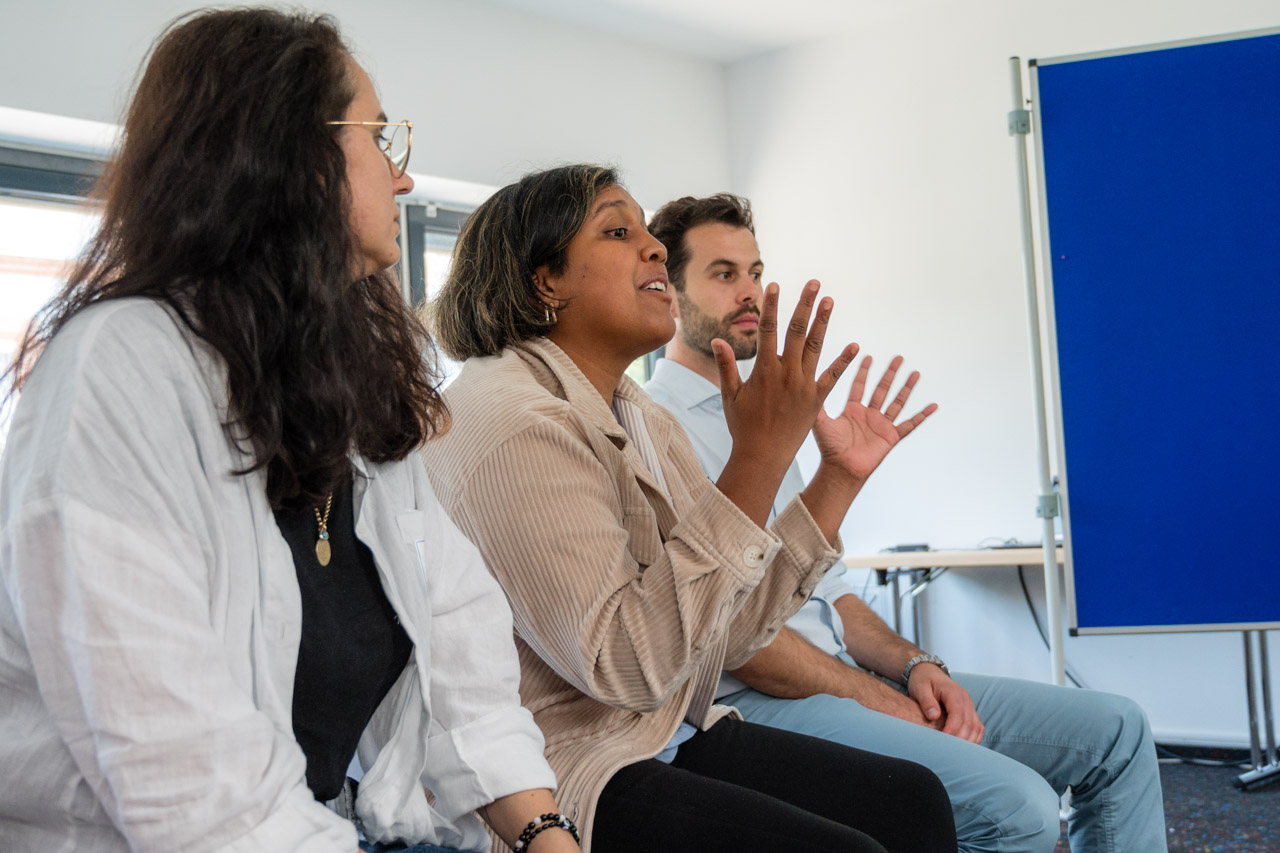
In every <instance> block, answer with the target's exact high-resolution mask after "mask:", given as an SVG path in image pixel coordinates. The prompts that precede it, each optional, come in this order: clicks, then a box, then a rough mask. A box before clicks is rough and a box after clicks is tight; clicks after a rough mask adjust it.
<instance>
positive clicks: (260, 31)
mask: <svg viewBox="0 0 1280 853" xmlns="http://www.w3.org/2000/svg"><path fill="white" fill-rule="evenodd" d="M348 57H349V53H348V50H347V48H346V46H345V45H344V44H343V41H342V37H341V36H340V34H339V33H338V30H337V27H336V25H335V23H334V22H333V20H332V19H330V18H328V17H327V16H312V15H303V14H288V13H282V12H279V11H273V10H269V9H231V10H217V11H201V12H196V13H192V14H190V15H186V16H183V17H181V18H179V19H177V20H176V21H175V22H174V23H172V24H171V25H170V26H169V28H168V29H167V30H166V32H165V33H164V34H162V35H161V37H160V38H159V39H158V40H157V42H156V45H155V47H154V49H153V51H152V54H151V58H150V61H149V62H148V63H147V64H146V68H145V71H144V72H143V74H142V77H141V79H140V81H139V82H138V84H137V90H136V92H135V95H134V98H133V102H132V105H131V107H130V109H129V112H128V116H127V119H126V122H125V126H124V141H123V144H122V147H121V149H120V151H119V154H118V156H116V158H115V159H114V160H113V162H111V163H110V164H109V165H108V167H107V169H106V171H105V173H104V174H103V176H102V178H101V179H100V180H99V182H98V184H97V186H96V187H95V190H94V195H95V196H96V197H98V198H100V199H101V200H102V201H103V203H104V209H103V217H102V224H101V226H100V229H99V231H98V233H97V235H96V236H95V237H94V239H93V240H92V242H91V243H90V245H89V246H88V248H87V249H86V250H85V252H84V254H83V256H82V257H81V258H80V260H79V262H78V264H77V265H76V267H75V269H74V271H73V272H72V274H71V276H70V279H69V280H68V282H67V285H66V287H65V289H64V290H63V291H62V292H61V293H60V294H59V295H58V296H57V297H56V298H55V299H54V300H53V301H52V302H50V303H49V304H48V305H47V306H45V308H44V309H43V310H42V312H41V313H40V314H39V315H37V317H36V319H35V321H33V325H32V333H31V334H30V335H28V336H27V338H26V340H25V341H24V342H23V344H22V346H21V348H20V349H19V351H18V353H17V356H16V357H15V359H14V361H13V363H12V364H11V365H10V367H9V369H8V371H7V376H6V378H8V379H11V380H12V386H11V388H10V391H9V393H10V394H12V392H13V391H14V390H18V389H20V388H21V386H22V384H23V383H24V382H25V381H26V379H27V377H28V376H29V375H30V372H31V369H32V368H33V367H34V365H35V362H36V360H37V359H38V358H39V354H40V352H41V351H42V350H43V348H44V346H45V344H47V343H48V341H49V340H50V339H51V338H52V337H53V336H54V335H56V334H57V333H58V330H59V329H61V328H62V327H63V326H64V325H65V324H66V323H67V321H68V320H70V319H71V318H72V317H74V316H75V315H77V314H78V313H80V312H81V311H83V310H84V309H85V308H87V307H89V306H91V305H94V304H95V303H98V302H103V301H106V300H109V299H119V298H122V297H127V296H145V297H150V298H152V299H155V300H157V301H160V302H162V303H164V304H166V305H168V306H170V308H171V309H172V310H173V311H174V312H175V313H176V314H177V316H179V317H180V318H181V320H182V321H183V322H184V323H185V324H186V325H187V326H188V327H190V329H191V331H192V332H193V333H194V334H195V335H197V336H198V337H200V338H202V339H203V340H205V341H206V342H208V344H210V345H211V346H212V347H213V348H214V349H215V350H217V352H218V353H219V354H220V355H221V356H222V359H223V360H224V361H225V362H226V369H227V384H228V393H229V403H230V411H229V420H228V422H227V423H226V424H225V425H224V427H225V429H226V430H227V432H228V436H229V440H232V441H235V442H237V443H239V444H240V445H241V446H242V447H245V446H246V445H245V443H246V442H247V448H248V449H251V451H252V453H253V455H254V459H255V462H254V464H253V465H252V466H251V467H250V468H248V469H247V470H246V471H240V472H237V473H241V474H243V473H248V472H249V471H254V470H258V469H260V468H265V469H266V473H267V494H268V497H269V499H270V501H271V505H272V506H273V507H275V508H281V507H300V506H305V505H308V504H310V505H316V504H320V503H323V501H324V499H325V496H326V495H328V494H329V492H330V491H331V490H332V489H333V488H334V487H335V485H337V484H338V483H340V482H341V481H342V480H343V479H344V478H345V477H346V476H347V475H348V474H349V473H350V462H349V457H348V454H349V453H350V452H352V451H353V450H354V451H356V452H358V453H360V454H361V455H362V456H364V457H366V458H368V459H370V460H372V461H374V462H388V461H393V460H397V459H402V458H404V457H405V456H406V455H407V454H408V453H410V452H412V451H413V450H414V448H416V447H417V446H418V445H419V444H421V443H422V442H423V441H425V440H426V439H428V438H429V437H431V436H432V435H434V434H436V433H438V432H440V431H442V430H443V429H445V428H447V425H448V412H447V410H446V409H445V406H444V402H443V400H442V398H441V397H440V395H439V393H438V392H437V389H436V378H435V376H434V371H433V367H432V365H433V364H434V348H433V346H432V343H431V340H430V338H429V336H428V335H427V332H426V329H425V328H424V327H423V326H422V325H421V323H420V322H419V321H418V320H417V319H416V317H415V315H414V314H413V312H412V311H411V310H410V309H409V307H408V306H407V305H406V304H405V302H404V300H403V298H402V297H401V294H400V288H399V285H398V283H397V281H396V279H395V277H394V275H393V274H391V273H390V272H389V271H388V272H383V273H379V274H377V275H374V276H370V277H368V278H365V279H362V280H359V281H352V275H353V274H352V273H351V272H350V271H351V270H356V269H359V262H358V261H357V260H356V257H355V255H356V250H355V248H354V241H353V238H352V235H351V233H350V230H349V226H348V218H347V217H348V208H349V204H350V201H349V199H350V188H349V187H348V185H347V178H346V163H345V159H344V157H343V153H342V150H341V148H340V147H339V142H338V140H337V138H336V132H337V130H338V128H335V127H329V126H326V125H325V121H326V120H336V119H341V118H343V117H344V114H345V112H346V109H347V107H348V105H349V104H350V102H351V100H352V98H353V97H354V94H355V91H354V84H353V82H352V80H351V79H350V75H349V72H348V66H347V63H348V62H349V61H350V60H349V58H348Z"/></svg>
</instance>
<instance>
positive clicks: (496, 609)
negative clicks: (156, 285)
mask: <svg viewBox="0 0 1280 853" xmlns="http://www.w3.org/2000/svg"><path fill="white" fill-rule="evenodd" d="M226 419H227V413H226V402H225V380H224V378H223V376H222V368H221V362H220V360H219V359H218V358H217V356H216V355H215V354H214V353H213V352H212V350H210V349H209V348H208V347H207V346H206V345H205V344H203V343H202V342H200V341H199V340H197V339H195V338H194V336H192V335H191V334H190V333H189V332H188V331H187V330H186V328H185V327H184V326H183V325H182V324H181V323H180V322H178V321H177V320H176V319H175V318H174V317H173V316H172V315H171V314H170V313H169V312H168V311H167V310H166V309H164V308H162V307H161V306H160V305H159V304H157V303H155V302H153V301H151V300H145V299H124V300H117V301H111V302H108V303H104V304H101V305H98V306H95V307H92V308H89V309H87V310H85V311H84V312H82V313H81V314H80V315H79V316H77V317H76V318H75V319H74V320H72V321H71V322H70V323H69V324H68V325H67V326H66V327H65V328H64V329H63V330H62V331H61V332H59V333H58V335H57V337H56V338H55V339H54V340H53V342H52V343H51V344H50V345H49V347H48V348H47V350H46V351H45V352H44V354H43V355H42V357H41V359H40V362H39V364H38V365H37V366H36V369H35V371H34V373H33V375H32V377H31V379H30V381H29V382H28V383H27V385H26V387H25V389H24V390H23V392H22V399H21V401H20V403H19V404H18V406H17V409H16V412H15V415H14V420H13V424H12V427H11V430H10V434H9V440H8V446H7V448H6V451H5V457H4V460H3V470H2V472H0V580H2V581H3V588H2V590H0V768H2V769H3V774H4V781H3V783H0V850H14V851H19V850H23V851H25V850H31V851H36V850H38V851H42V853H48V852H49V851H68V852H69V851H75V852H76V853H116V851H126V850H137V851H143V850H149V851H164V853H172V851H177V850H182V851H229V853H258V852H259V851H261V852H262V853H266V851H270V853H281V851H321V853H324V851H342V853H353V851H354V850H355V849H356V841H357V838H356V831H355V828H354V827H353V826H352V824H351V823H350V822H348V821H346V820H343V819H342V818H340V817H338V816H337V815H336V814H334V813H333V812H331V811H329V810H328V809H326V808H325V807H324V806H323V805H321V804H319V803H317V802H315V800H314V799H313V797H312V794H311V791H310V790H309V789H308V788H307V785H306V781H305V777H304V768H305V758H304V756H303V753H302V750H301V749H300V748H299V746H298V745H297V742H296V741H295V739H294V737H293V734H292V730H291V725H290V721H291V717H292V713H291V709H292V692H293V676H294V671H295V667H296V662H297V654H298V639H299V635H300V631H301V622H302V613H301V604H300V599H299V594H298V584H297V577H296V573H295V568H294V564H293V558H292V555H291V553H290V551H289V547H288V545H287V544H286V543H285V540H284V538H283V537H282V536H281V535H280V532H279V529H278V528H277V527H276V524H275V520H274V516H273V514H272V511H271V507H270V506H269V505H268V502H267V498H266V492H265V475H264V474H263V473H262V472H261V471H258V472H255V473H252V474H248V475H237V474H235V473H233V471H235V470H242V469H244V468H245V467H247V464H248V462H249V461H250V457H248V456H246V455H245V454H244V453H242V452H241V450H239V449H237V448H236V447H235V446H234V445H233V444H232V443H230V442H229V441H228V440H227V437H226V433H225V432H224V430H223V427H222V424H223V422H224V421H225V420H226ZM355 464H356V469H357V476H356V486H355V500H356V535H357V537H359V539H360V540H361V541H362V542H363V543H364V544H366V545H367V546H368V547H369V549H370V550H371V551H372V553H373V557H374V562H375V564H376V565H377V567H378V571H379V575H380V577H381V579H382V583H383V588H384V589H385V591H386V593H387V598H388V600H389V601H390V602H391V605H392V607H393V608H394V609H395V612H396V614H397V615H398V616H399V618H400V621H401V623H402V624H403V626H404V628H405V631H406V632H408V634H409V637H410V639H411V640H412V641H413V644H414V652H413V655H412V657H411V659H410V662H409V664H408V666H406V668H405V671H404V673H403V674H402V675H401V677H400V679H399V680H398V681H397V682H396V684H395V686H394V687H393V688H392V689H391V691H390V693H389V694H388V695H387V696H386V698H385V699H384V700H383V702H382V704H381V705H380V706H379V708H378V710H377V712H376V713H375V715H374V717H373V720H372V721H371V722H370V724H369V727H368V729H367V730H366V731H365V733H364V736H363V737H362V739H361V742H360V749H359V754H360V758H361V761H362V764H363V766H364V768H365V776H364V779H363V780H362V783H361V787H360V794H359V799H358V801H357V803H356V810H357V812H358V814H359V816H360V818H361V820H362V822H363V825H364V829H365V833H366V835H367V836H368V837H369V838H371V839H374V840H383V841H387V840H393V839H403V840H406V841H409V842H411V843H418V842H428V843H438V844H448V845H451V846H455V847H459V848H462V849H468V850H487V849H488V848H489V838H488V837H487V834H486V832H485V830H484V828H483V825H482V824H481V822H480V820H479V819H478V818H477V817H476V816H475V814H474V813H473V810H474V809H476V808H478V807H480V806H482V805H485V804H487V803H489V802H492V801H493V800H494V799H496V798H497V797H500V796H504V795H506V794H510V793H514V792H516V791H520V790H527V789H531V788H547V787H552V786H553V785H554V778H553V776H552V773H551V771H550V768H549V767H548V765H547V764H546V762H545V760H544V759H543V756H542V749H543V740H542V736H541V733H540V732H539V731H538V729H537V727H536V726H535V725H534V724H533V720H532V717H531V716H530V714H529V712H528V711H526V710H524V709H523V708H521V707H520V704H519V697H518V695H517V690H516V688H517V685H518V678H519V670H518V664H517V661H516V656H515V649H514V646H513V644H512V625H511V614H510V611H509V609H508V607H507V604H506V600H505V598H504V596H503V594H502V591H501V590H500V589H499V587H498V586H497V584H496V583H495V582H494V580H493V579H492V578H491V577H490V576H489V574H488V572H487V571H486V570H485V567H484V565H483V564H482V562H481V559H480V557H479V554H478V552H477V551H476V549H475V548H474V547H473V546H472V544H471V543H470V542H468V541H467V540H466V539H465V538H464V537H463V536H462V534H461V533H460V532H459V531H458V530H457V528H456V527H454V525H453V524H452V522H451V521H450V520H449V518H448V516H447V515H446V514H445V513H444V512H443V510H442V509H441V507H440V505H439V504H438V503H437V501H436V498H435V495H434V493H433V492H432V490H431V486H430V484H429V483H428V482H427V478H426V474H425V472H424V470H423V468H422V465H421V463H420V461H419V459H418V456H417V454H416V453H414V454H410V456H409V457H408V458H406V459H405V460H403V461H402V462H397V463H392V464H386V465H370V464H366V463H363V462H361V461H359V460H355ZM423 785H426V786H428V787H429V788H430V789H431V790H432V792H433V793H434V794H435V802H434V805H428V802H427V798H426V795H425V793H424V791H423Z"/></svg>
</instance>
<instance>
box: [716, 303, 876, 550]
mask: <svg viewBox="0 0 1280 853" xmlns="http://www.w3.org/2000/svg"><path fill="white" fill-rule="evenodd" d="M818 288H819V285H818V282H817V281H810V282H808V283H807V284H806V285H805V287H804V290H803V292H802V293H801V294H800V302H799V304H797V305H796V309H795V311H794V312H793V314H792V316H791V322H790V323H789V324H788V325H787V334H786V340H785V342H784V344H783V350H782V355H778V354H777V352H778V285H777V284H776V283H773V284H770V285H769V286H768V287H767V288H765V292H764V310H763V311H762V312H761V314H760V326H759V329H760V332H759V334H760V337H759V344H758V347H757V352H756V363H755V367H754V369H753V370H752V371H751V376H750V377H748V378H747V380H746V381H743V380H742V379H741V378H740V377H739V376H738V366H737V362H735V361H734V357H733V349H732V348H731V347H730V346H729V344H727V343H726V342H725V341H723V340H720V339H719V338H717V339H716V340H714V341H712V342H711V347H712V349H713V351H714V352H715V356H716V366H717V368H718V369H719V371H720V395H721V399H722V401H723V404H724V415H725V421H726V422H727V424H728V427H729V434H730V435H731V436H733V450H732V452H731V453H730V456H729V460H728V462H727V463H726V464H725V467H724V471H723V472H722V473H721V475H720V479H719V480H718V481H716V485H717V486H719V487H720V490H721V491H722V492H724V493H725V495H727V496H728V497H729V498H730V500H732V501H733V502H734V503H735V504H737V505H738V507H739V508H740V509H742V510H743V512H745V513H746V514H747V515H748V516H749V517H750V518H752V519H753V520H755V521H756V523H757V524H761V525H763V524H764V523H765V521H766V520H767V519H768V517H769V510H770V508H771V506H772V504H773V498H774V495H776V494H777V491H778V486H779V485H781V483H782V477H783V475H784V474H785V473H786V470H787V466H788V465H790V464H791V460H792V459H794V458H795V454H796V451H797V450H799V448H800V444H801V442H803V441H804V438H805V436H806V435H807V434H808V433H809V430H810V429H812V428H813V424H814V418H816V417H817V415H818V413H819V412H820V411H822V404H823V401H824V400H826V398H827V395H828V394H830V393H831V389H832V388H833V387H835V384H836V381H837V380H838V379H839V378H840V374H842V373H843V372H844V370H845V368H847V367H848V366H849V364H850V363H852V361H853V357H854V356H855V355H856V354H857V352H858V348H857V346H856V345H850V346H847V347H845V349H844V350H843V351H842V352H841V353H840V355H839V356H838V357H837V358H836V360H835V361H834V362H832V364H831V366H830V367H828V368H827V369H826V370H824V371H823V372H822V373H821V374H820V375H818V376H817V377H815V376H814V373H815V372H816V370H817V366H818V357H819V356H820V355H821V353H822V339H823V336H824V335H825V334H826V331H827V323H828V321H829V320H830V319H831V308H832V305H833V303H832V301H831V300H830V299H823V300H822V301H821V302H818V313H817V316H816V317H815V318H814V321H813V325H812V326H810V325H809V317H810V315H811V314H812V313H813V308H814V303H815V302H816V301H817V299H818Z"/></svg>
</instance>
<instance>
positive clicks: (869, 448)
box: [813, 356, 938, 483]
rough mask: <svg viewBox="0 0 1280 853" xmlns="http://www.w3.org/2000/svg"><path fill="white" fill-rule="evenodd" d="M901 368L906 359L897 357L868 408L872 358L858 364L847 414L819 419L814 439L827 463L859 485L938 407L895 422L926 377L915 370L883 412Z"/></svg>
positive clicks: (877, 387) (844, 411)
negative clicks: (919, 382)
mask: <svg viewBox="0 0 1280 853" xmlns="http://www.w3.org/2000/svg"><path fill="white" fill-rule="evenodd" d="M901 366H902V356H895V357H894V359H893V361H891V362H889V369H888V370H886V371H885V372H884V376H882V377H881V379H880V382H879V384H878V385H876V387H875V390H874V391H873V392H872V393H871V400H870V402H868V403H867V404H866V405H863V403H862V398H863V396H864V394H865V393H866V387H867V375H868V373H870V371H871V357H870V356H868V357H866V358H864V359H863V360H862V363H861V364H860V365H858V373H857V375H856V376H855V377H854V379H853V386H852V387H851V388H850V389H849V399H848V402H847V403H846V404H845V407H844V410H843V411H841V412H840V413H839V414H838V415H837V416H836V417H834V418H833V417H830V416H828V415H827V413H826V412H825V411H820V412H818V415H817V418H816V419H815V421H814V424H813V436H814V439H815V440H816V441H817V443H818V450H819V451H821V453H822V461H823V462H824V463H827V464H829V465H831V466H832V467H833V468H834V469H835V470H838V471H840V472H841V473H843V474H845V475H847V476H849V477H850V478H852V479H854V480H856V481H857V482H859V483H862V482H865V481H866V479H867V478H868V477H869V476H871V472H872V471H874V470H875V469H876V467H877V466H878V465H879V464H880V463H881V462H882V461H884V458H885V457H886V456H888V455H889V451H890V450H892V449H893V448H894V446H895V445H897V443H898V442H899V441H901V440H902V439H904V438H906V437H907V436H908V435H910V434H911V431H912V430H914V429H915V428H916V427H918V426H920V424H922V423H924V421H925V418H927V417H929V416H930V415H932V414H933V413H934V412H935V411H937V409H938V405H937V404H936V403H930V404H929V405H927V406H925V407H924V408H923V409H921V410H920V411H919V412H916V414H914V415H912V416H911V417H910V418H907V419H906V420H904V421H901V422H899V423H895V421H896V420H897V418H898V415H900V414H901V413H902V409H903V408H904V407H905V406H906V404H907V400H908V399H909V398H910V397H911V391H912V389H914V388H915V385H916V382H917V381H919V379H920V373H919V372H918V371H913V372H912V373H911V375H910V376H908V377H907V381H906V382H905V383H903V385H902V390H900V391H899V392H898V395H897V396H896V397H894V398H893V402H892V403H890V404H889V406H888V408H886V409H884V410H883V411H881V407H882V406H884V402H885V400H886V399H887V398H888V396H889V388H890V386H892V385H893V380H894V377H895V376H897V374H898V368H900V367H901Z"/></svg>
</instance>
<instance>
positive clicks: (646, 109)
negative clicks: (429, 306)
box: [0, 0, 729, 207]
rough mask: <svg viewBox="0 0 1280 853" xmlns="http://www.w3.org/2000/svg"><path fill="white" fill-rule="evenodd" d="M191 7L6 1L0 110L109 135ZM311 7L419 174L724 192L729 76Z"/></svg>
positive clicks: (451, 6) (638, 190)
mask: <svg viewBox="0 0 1280 853" xmlns="http://www.w3.org/2000/svg"><path fill="white" fill-rule="evenodd" d="M198 5H200V4H199V0H131V2H129V3H95V2H86V0H40V2H38V3H35V2H23V0H0V20H3V22H4V24H3V26H0V106H4V107H16V108H20V109H28V110H36V111H39V112H44V113H53V114H57V115H66V116H72V117H76V118H84V119H93V120H97V121H106V122H114V121H118V120H119V119H120V116H121V113H122V110H123V109H124V107H125V105H126V104H127V92H128V89H129V86H130V84H131V82H132V80H133V78H134V74H135V73H136V71H137V68H138V65H139V63H140V61H141V59H142V57H143V55H144V54H145V52H146V50H147V49H148V47H149V45H150V44H151V41H152V40H153V39H154V38H155V36H156V35H157V34H158V33H159V32H160V30H161V29H162V28H163V26H164V25H165V23H166V22H167V21H169V20H170V19H171V18H173V17H174V16H176V15H178V14H180V13H182V12H184V11H186V10H188V9H190V8H193V7H195V6H198ZM306 5H307V6H308V7H309V8H312V9H315V10H317V11H327V12H332V13H333V14H334V15H335V16H336V17H337V18H338V20H339V22H340V23H341V25H342V28H343V31H344V33H345V34H346V36H347V38H348V39H349V40H350V41H351V42H352V43H353V44H354V46H355V49H356V52H357V55H358V57H359V58H360V59H361V61H362V62H364V63H365V64H366V65H367V67H369V68H370V69H371V71H372V72H373V76H374V79H375V80H376V81H377V83H378V86H379V88H380V90H381V93H382V100H383V104H384V106H385V107H386V109H387V112H388V114H389V115H391V116H392V118H399V117H401V116H404V117H407V118H409V119H411V120H413V121H414V123H415V133H414V152H413V162H412V164H411V167H412V170H413V171H415V172H423V173H427V174H431V175H436V176H439V177H443V178H451V179H457V180H464V181H473V182H476V183H480V184H490V185H499V186H500V185H502V184H506V183H509V182H510V181H512V180H515V179H516V178H518V177H519V176H520V175H521V174H523V173H524V172H526V171H529V170H531V169H534V168H540V167H544V166H548V165H554V164H557V163H565V162H577V161H590V162H606V163H611V164H615V165H617V166H620V167H621V168H622V169H623V172H624V176H625V179H626V181H627V184H628V186H629V187H630V188H631V189H632V191H633V192H634V193H635V195H636V197H637V199H638V200H639V201H640V202H641V204H644V205H646V206H649V207H654V206H656V205H658V204H660V203H661V202H663V201H665V200H666V199H667V198H669V197H671V196H674V195H677V194H683V193H688V192H695V193H703V192H707V193H709V192H714V191H716V190H719V189H722V188H723V187H724V186H726V185H727V184H728V183H729V170H728V162H727V158H726V151H727V148H728V140H727V129H726V128H727V125H726V123H727V109H726V102H725V74H724V69H723V67H722V66H720V65H718V64H715V63H713V62H711V61H709V60H703V59H695V58H691V57H689V56H686V55H682V54H678V53H674V52H670V51H664V50H661V49H659V48H654V47H651V46H645V45H640V44H638V43H634V42H629V41H626V40H623V39H620V38H618V37H616V36H608V35H603V34H601V33H599V32H597V31H594V30H589V29H585V28H580V27H574V26H570V25H566V24H563V23H559V22H553V21H551V20H549V19H546V18H543V17H541V16H538V15H533V14H529V13H525V12H520V11H516V10H512V9H510V8H507V7H501V6H493V5H490V4H488V3H485V2H482V0H378V2H376V3H372V2H359V0H324V2H313V3H307V4H306ZM673 125H674V126H679V127H680V128H681V138H680V156H679V157H674V156H672V142H671V136H670V128H671V127H672V126H673Z"/></svg>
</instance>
